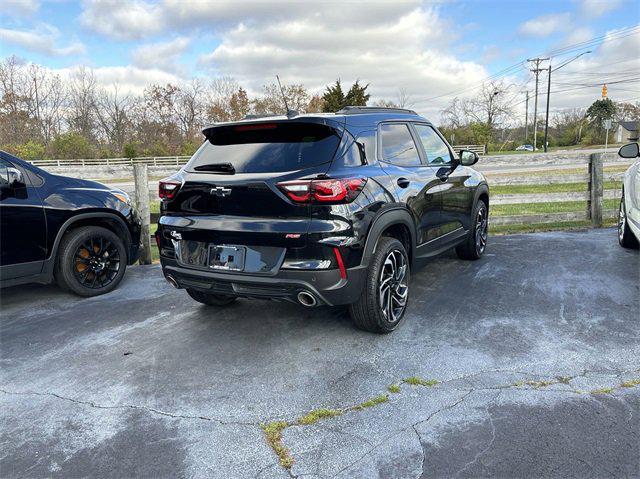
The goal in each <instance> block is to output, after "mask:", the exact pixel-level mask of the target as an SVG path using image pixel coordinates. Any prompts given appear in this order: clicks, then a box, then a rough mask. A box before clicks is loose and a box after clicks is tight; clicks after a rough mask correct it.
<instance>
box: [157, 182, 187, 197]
mask: <svg viewBox="0 0 640 479" xmlns="http://www.w3.org/2000/svg"><path fill="white" fill-rule="evenodd" d="M181 185H182V183H180V182H179V181H176V180H170V179H167V178H165V179H164V180H160V183H158V196H159V197H160V199H161V200H172V199H173V198H174V197H175V196H176V193H177V192H178V190H179V189H180V186H181Z"/></svg>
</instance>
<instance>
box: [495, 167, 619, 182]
mask: <svg viewBox="0 0 640 479" xmlns="http://www.w3.org/2000/svg"><path fill="white" fill-rule="evenodd" d="M628 168H629V165H611V166H604V167H603V171H604V173H621V172H625V171H627V169H628ZM587 173H588V170H587V166H586V165H585V166H583V167H582V168H567V169H562V168H553V167H552V166H547V167H544V166H543V165H541V166H540V169H539V170H531V171H527V172H526V173H519V174H518V176H549V175H550V174H553V175H554V176H563V175H586V174H587ZM515 175H516V174H514V173H507V172H491V173H486V176H488V177H489V184H491V177H492V176H515Z"/></svg>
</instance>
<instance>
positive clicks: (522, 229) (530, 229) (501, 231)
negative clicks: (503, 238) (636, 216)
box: [489, 218, 616, 235]
mask: <svg viewBox="0 0 640 479" xmlns="http://www.w3.org/2000/svg"><path fill="white" fill-rule="evenodd" d="M615 225H616V219H615V218H607V219H604V220H603V222H602V226H604V227H609V226H615ZM585 228H591V221H588V220H582V221H554V222H550V223H539V224H514V225H496V226H492V225H490V226H489V231H490V232H491V234H492V235H507V234H518V233H540V232H544V231H560V230H563V231H570V230H577V229H585Z"/></svg>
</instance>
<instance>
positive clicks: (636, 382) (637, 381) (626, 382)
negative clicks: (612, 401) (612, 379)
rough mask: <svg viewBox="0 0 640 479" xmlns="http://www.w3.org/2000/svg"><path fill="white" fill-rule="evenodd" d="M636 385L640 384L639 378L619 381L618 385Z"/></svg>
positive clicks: (628, 386)
mask: <svg viewBox="0 0 640 479" xmlns="http://www.w3.org/2000/svg"><path fill="white" fill-rule="evenodd" d="M636 386H640V379H630V380H629V381H625V382H623V383H620V387H623V388H633V387H636Z"/></svg>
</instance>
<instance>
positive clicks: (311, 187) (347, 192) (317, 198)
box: [277, 178, 367, 204]
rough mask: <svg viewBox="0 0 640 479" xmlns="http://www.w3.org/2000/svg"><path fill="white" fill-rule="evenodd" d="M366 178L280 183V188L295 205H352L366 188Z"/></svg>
mask: <svg viewBox="0 0 640 479" xmlns="http://www.w3.org/2000/svg"><path fill="white" fill-rule="evenodd" d="M366 182H367V180H366V179H364V178H341V179H337V180H299V181H284V182H282V183H278V185H277V186H278V188H280V190H281V191H282V192H283V193H284V194H286V195H287V197H288V198H289V199H290V200H291V201H293V202H294V203H325V204H340V203H351V202H352V201H353V200H355V199H356V197H357V196H358V194H359V193H360V192H361V191H362V188H364V185H365V183H366Z"/></svg>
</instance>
